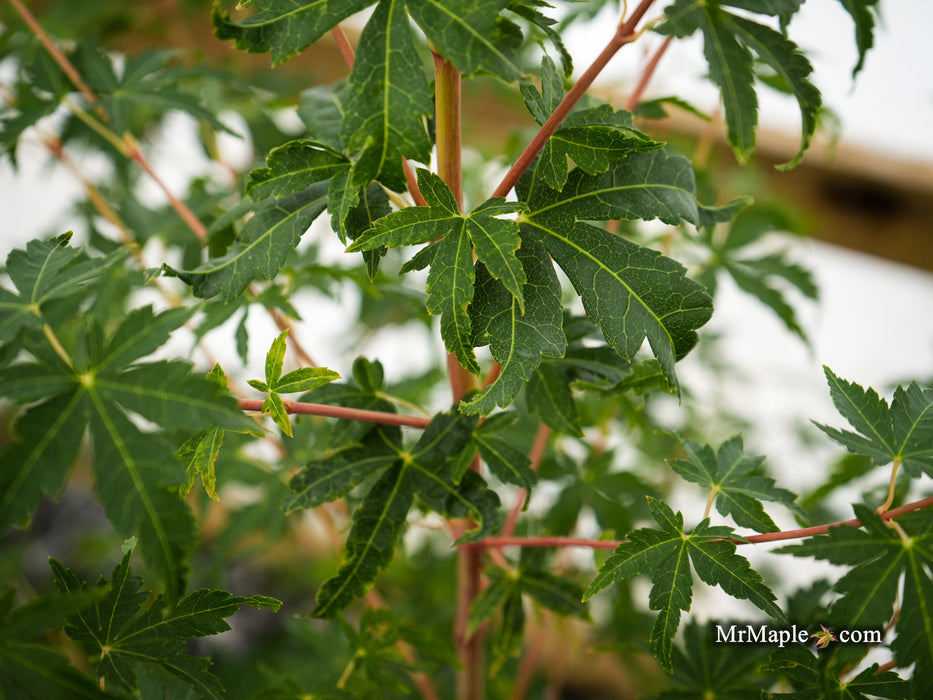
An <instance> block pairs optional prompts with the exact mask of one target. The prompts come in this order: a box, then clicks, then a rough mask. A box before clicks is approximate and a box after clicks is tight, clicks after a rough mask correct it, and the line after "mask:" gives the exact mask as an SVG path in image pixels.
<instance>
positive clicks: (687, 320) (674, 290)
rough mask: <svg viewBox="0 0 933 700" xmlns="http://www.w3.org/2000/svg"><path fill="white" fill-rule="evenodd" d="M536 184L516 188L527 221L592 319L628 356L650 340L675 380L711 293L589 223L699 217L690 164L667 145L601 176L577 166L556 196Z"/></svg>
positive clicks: (664, 261) (678, 268)
mask: <svg viewBox="0 0 933 700" xmlns="http://www.w3.org/2000/svg"><path fill="white" fill-rule="evenodd" d="M535 182H536V180H532V181H531V182H530V183H529V182H528V180H527V179H526V181H525V183H524V185H522V186H520V188H519V196H521V197H522V198H524V199H526V201H528V203H529V205H530V209H531V213H530V214H529V215H528V216H527V218H526V223H527V225H528V226H530V227H531V228H532V229H533V230H534V231H535V233H536V235H538V236H540V237H541V238H542V240H543V241H544V244H545V246H546V247H547V249H548V252H549V253H550V254H551V255H552V256H553V257H554V259H555V260H556V261H557V264H558V265H560V266H561V267H562V268H563V270H564V272H566V273H567V276H568V277H569V278H570V281H571V282H572V283H573V285H574V287H575V288H576V290H577V292H578V293H579V294H580V295H581V297H582V298H583V304H584V307H585V309H586V311H587V316H589V317H590V319H591V320H593V322H594V323H596V324H598V325H599V326H600V328H601V329H602V331H603V334H604V335H605V337H606V340H607V341H608V343H609V345H610V347H612V348H613V349H614V350H615V351H616V352H618V353H619V354H620V355H621V356H622V357H623V358H624V359H626V360H629V361H630V360H632V359H633V358H634V357H635V354H636V353H637V352H638V350H639V349H640V348H641V346H642V344H643V342H644V340H645V338H646V337H647V338H648V341H649V343H650V345H651V349H652V351H653V352H654V354H655V356H656V357H657V358H658V360H659V362H660V363H661V368H662V370H663V371H664V374H665V377H667V379H668V381H669V382H670V383H671V384H672V385H673V386H675V387H676V386H677V380H676V373H675V371H674V363H675V361H676V360H678V359H680V358H681V357H683V356H684V355H685V354H686V353H687V352H688V351H689V350H690V349H691V348H692V347H693V346H694V345H695V344H696V341H697V335H696V330H695V329H697V328H699V327H700V326H702V325H703V324H704V323H706V321H707V320H708V319H709V317H710V314H711V313H712V306H711V300H710V299H709V297H708V296H707V295H706V293H705V292H704V291H703V288H702V287H701V286H700V285H699V284H697V283H696V282H694V281H692V280H690V279H688V278H687V277H686V274H685V273H686V270H684V268H683V266H682V265H680V264H679V263H677V262H676V261H674V260H671V259H669V258H665V257H663V256H662V255H660V254H659V253H657V252H656V251H653V250H650V249H647V248H642V247H640V246H638V245H636V244H634V243H631V242H629V241H627V240H625V239H624V238H621V237H619V236H615V235H612V234H610V233H608V232H607V231H604V230H602V229H597V228H595V227H593V226H591V225H589V224H587V223H584V221H585V220H593V219H609V218H645V219H650V218H655V217H657V218H660V219H661V220H662V221H665V222H666V223H679V222H680V221H682V220H684V219H686V220H688V221H696V218H697V205H696V201H695V200H694V198H693V192H694V181H693V171H692V169H691V167H690V164H689V162H688V161H686V160H685V159H682V158H680V157H671V156H668V155H667V153H666V152H665V151H664V150H657V151H651V152H648V153H632V154H631V155H629V156H627V157H626V158H625V159H623V160H622V161H620V162H618V163H616V164H615V165H614V166H613V167H612V168H611V169H610V170H609V171H608V172H606V173H604V174H602V175H597V176H591V175H586V174H585V173H583V172H582V171H581V170H579V169H578V170H574V171H573V172H572V173H571V174H570V177H569V178H568V182H567V185H566V186H565V187H564V190H563V192H561V193H559V194H558V193H556V192H555V191H554V190H551V189H550V188H548V187H542V186H538V187H535V184H534V183H535ZM529 184H530V186H529Z"/></svg>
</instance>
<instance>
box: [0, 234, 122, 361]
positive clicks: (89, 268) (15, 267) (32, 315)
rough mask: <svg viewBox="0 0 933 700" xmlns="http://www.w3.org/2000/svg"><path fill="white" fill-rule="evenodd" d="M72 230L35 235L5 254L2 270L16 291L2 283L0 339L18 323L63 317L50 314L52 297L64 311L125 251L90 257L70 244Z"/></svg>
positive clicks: (37, 325)
mask: <svg viewBox="0 0 933 700" xmlns="http://www.w3.org/2000/svg"><path fill="white" fill-rule="evenodd" d="M70 240H71V233H70V232H69V233H64V234H62V235H60V236H56V237H55V238H51V239H49V240H45V241H39V240H33V241H29V242H28V243H27V244H26V249H25V250H21V249H18V248H14V249H13V250H12V251H10V253H9V255H7V259H6V269H5V271H6V273H7V274H8V275H9V277H10V280H11V281H12V282H13V285H14V286H15V288H16V290H17V292H16V293H14V292H10V291H8V290H7V289H4V288H3V287H0V343H2V344H6V343H10V342H12V341H13V340H14V339H15V338H16V335H17V334H18V333H19V331H20V329H21V328H32V329H36V330H40V329H41V328H42V324H43V323H44V322H54V321H55V320H57V319H58V318H59V317H61V315H62V312H61V311H60V310H59V311H58V312H57V314H56V315H53V317H52V318H48V316H47V311H48V307H49V305H50V304H51V303H52V302H55V301H60V300H63V299H67V300H68V306H69V310H68V315H70V314H71V313H73V310H74V309H75V308H76V307H78V306H80V305H81V304H82V303H83V302H84V301H85V300H86V299H87V298H88V297H89V296H90V293H91V292H92V290H93V286H94V283H95V282H99V280H100V278H101V277H102V276H103V275H104V273H105V272H106V271H107V270H108V269H109V268H111V267H113V266H114V265H116V264H117V263H119V262H120V261H122V260H123V259H124V258H125V257H126V255H127V251H126V250H125V249H118V250H116V251H114V252H113V253H111V254H109V255H107V256H106V257H104V258H95V259H90V258H88V256H87V255H86V254H85V253H83V252H82V251H80V250H77V249H75V248H72V247H71V246H69V245H68V243H69V241H70Z"/></svg>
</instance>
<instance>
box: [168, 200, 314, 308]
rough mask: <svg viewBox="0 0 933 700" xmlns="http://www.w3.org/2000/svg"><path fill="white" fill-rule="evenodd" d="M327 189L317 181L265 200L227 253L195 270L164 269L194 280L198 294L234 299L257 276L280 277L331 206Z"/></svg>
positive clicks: (228, 299) (263, 277) (186, 279)
mask: <svg viewBox="0 0 933 700" xmlns="http://www.w3.org/2000/svg"><path fill="white" fill-rule="evenodd" d="M327 188H328V183H327V182H317V183H315V184H313V185H311V186H310V187H308V188H307V189H305V190H302V191H301V192H296V193H295V194H292V195H288V196H285V197H281V198H279V199H269V200H265V201H263V202H262V203H260V204H259V205H257V206H256V208H255V214H254V215H253V217H252V218H251V219H250V220H249V221H247V222H246V223H245V224H244V225H243V228H242V229H241V230H240V233H239V236H238V239H237V243H236V244H234V246H233V247H232V249H231V250H230V252H228V253H227V254H226V255H224V256H222V257H220V258H215V259H212V260H209V261H208V262H206V263H204V264H203V265H201V266H200V267H197V268H196V269H194V270H174V269H172V268H171V267H169V266H168V265H165V266H163V270H164V272H165V273H167V274H170V275H175V276H177V277H180V278H181V279H183V280H184V281H185V282H187V283H188V284H190V285H191V286H192V287H193V288H194V293H195V295H196V296H199V297H203V298H207V297H212V296H214V295H216V294H222V295H223V298H224V300H225V301H232V300H233V299H235V298H236V297H237V296H239V295H240V293H241V292H242V291H243V290H244V289H246V287H247V285H249V283H250V282H252V281H253V280H254V279H255V278H257V277H260V278H262V279H266V280H271V279H272V278H273V277H275V275H276V274H277V273H278V271H279V270H280V269H281V267H282V265H283V264H284V263H285V258H286V257H287V256H288V254H289V253H290V252H291V251H292V250H293V249H294V248H295V246H297V245H298V242H299V241H300V240H301V236H302V235H303V234H304V232H305V231H306V230H307V229H308V227H309V226H310V225H311V222H312V221H314V219H316V218H317V217H318V215H319V214H321V212H323V211H324V209H325V207H326V206H327Z"/></svg>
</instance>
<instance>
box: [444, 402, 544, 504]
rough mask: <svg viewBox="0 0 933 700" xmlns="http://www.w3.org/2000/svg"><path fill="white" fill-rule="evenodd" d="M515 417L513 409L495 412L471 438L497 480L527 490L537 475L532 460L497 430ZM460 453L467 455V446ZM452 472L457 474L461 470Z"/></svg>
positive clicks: (464, 466) (464, 467) (479, 426)
mask: <svg viewBox="0 0 933 700" xmlns="http://www.w3.org/2000/svg"><path fill="white" fill-rule="evenodd" d="M516 418H517V415H516V414H515V413H514V412H512V411H503V412H501V413H497V414H496V415H495V416H491V417H490V418H489V419H488V420H486V421H483V422H482V423H480V424H479V425H478V426H477V427H476V430H474V431H473V437H472V440H473V444H474V445H476V449H477V450H478V451H479V454H480V456H481V457H482V458H483V461H485V462H486V466H487V467H489V471H490V472H491V473H492V474H493V475H494V476H495V477H496V478H497V479H498V480H499V481H501V482H503V483H505V484H513V485H515V486H519V487H521V488H524V489H526V490H530V489H531V487H532V486H534V485H535V484H536V483H537V482H538V475H537V474H535V472H534V471H532V470H531V460H530V459H529V458H528V455H526V454H525V453H524V452H522V451H521V450H519V449H517V448H516V447H515V446H514V444H513V443H512V441H510V440H509V439H508V438H507V437H505V436H503V435H499V434H497V433H500V432H501V431H502V429H503V428H506V427H508V426H509V425H511V423H512V422H514V420H515V419H516ZM463 454H464V455H468V454H469V450H465V451H464V452H463ZM468 466H469V463H468V462H465V463H464V464H463V465H462V469H463V470H466V469H467V468H468ZM455 476H456V477H457V478H460V477H461V476H462V472H461V473H459V474H456V475H455Z"/></svg>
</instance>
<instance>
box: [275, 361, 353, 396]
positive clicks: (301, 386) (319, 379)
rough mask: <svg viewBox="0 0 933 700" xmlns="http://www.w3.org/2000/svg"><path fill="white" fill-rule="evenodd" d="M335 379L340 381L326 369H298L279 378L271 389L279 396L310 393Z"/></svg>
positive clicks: (332, 372) (335, 374) (335, 373)
mask: <svg viewBox="0 0 933 700" xmlns="http://www.w3.org/2000/svg"><path fill="white" fill-rule="evenodd" d="M337 379H340V375H339V374H338V373H337V372H335V371H334V370H332V369H327V368H326V367H300V368H299V369H295V370H292V371H291V372H289V373H288V374H286V375H285V376H284V377H281V378H280V379H279V380H278V381H277V382H276V383H275V386H274V387H273V389H274V390H275V391H277V392H278V393H280V394H294V393H296V392H299V391H312V390H314V389H317V388H318V387H320V386H324V385H325V384H329V383H330V382H332V381H335V380H337Z"/></svg>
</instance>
